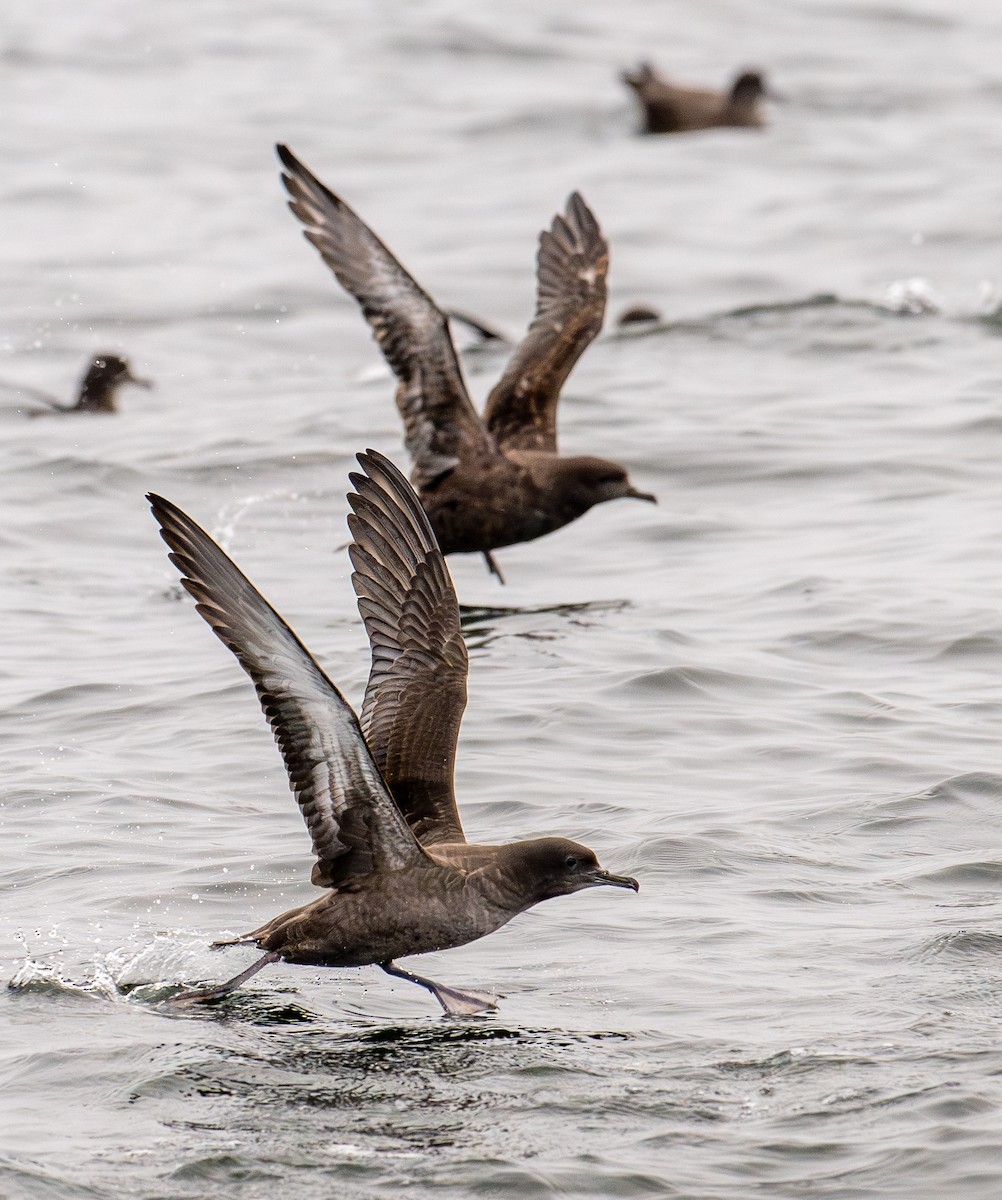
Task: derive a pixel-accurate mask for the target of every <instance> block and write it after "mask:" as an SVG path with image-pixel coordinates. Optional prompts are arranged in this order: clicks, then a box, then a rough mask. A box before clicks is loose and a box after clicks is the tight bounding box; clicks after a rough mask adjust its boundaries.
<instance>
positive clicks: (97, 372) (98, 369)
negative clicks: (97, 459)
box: [4, 354, 153, 417]
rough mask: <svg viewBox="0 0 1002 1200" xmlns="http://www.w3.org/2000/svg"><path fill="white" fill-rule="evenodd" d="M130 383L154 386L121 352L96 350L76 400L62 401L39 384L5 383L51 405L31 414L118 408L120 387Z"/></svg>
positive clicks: (93, 411) (142, 386)
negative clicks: (27, 385)
mask: <svg viewBox="0 0 1002 1200" xmlns="http://www.w3.org/2000/svg"><path fill="white" fill-rule="evenodd" d="M130 383H131V384H132V385H133V386H134V387H141V388H147V389H149V388H151V387H152V386H153V384H152V383H151V382H150V381H149V380H148V379H140V378H139V376H138V375H133V373H132V367H131V366H130V365H129V360H128V359H126V358H120V357H119V356H118V355H117V354H95V355H94V357H93V358H92V359H91V361H90V365H89V366H88V367H87V370H86V372H85V373H84V377H83V379H81V380H80V388H79V391H78V393H77V401H76V403H75V404H62V403H60V401H59V400H57V399H56V398H55V397H54V396H50V395H49V393H48V392H43V391H41V390H40V389H39V388H32V387H25V386H23V385H21V384H10V385H7V384H5V385H4V386H10V387H12V388H16V390H17V391H19V392H24V393H25V394H26V395H28V396H32V397H34V398H35V399H36V400H41V401H43V402H44V403H45V404H47V405H48V406H49V408H48V409H35V410H34V411H33V412H32V413H31V414H30V415H31V416H33V417H40V416H43V415H45V413H46V412H48V411H50V410H51V411H52V412H64V413H70V412H92V413H110V412H117V411H118V408H117V406H116V403H115V401H116V399H117V397H118V391H119V388H121V387H124V386H125V385H126V384H130Z"/></svg>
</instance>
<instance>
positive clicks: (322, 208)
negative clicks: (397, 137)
mask: <svg viewBox="0 0 1002 1200" xmlns="http://www.w3.org/2000/svg"><path fill="white" fill-rule="evenodd" d="M277 151H278V157H279V158H280V159H281V162H282V166H283V167H284V168H285V173H284V174H283V175H282V182H283V184H284V185H285V189H286V191H287V192H288V193H289V196H290V197H291V199H290V201H289V208H290V209H291V210H292V212H293V213H294V214H295V216H296V217H297V218H298V219H299V220H300V221H301V222H302V224H303V226H304V233H305V236H306V238H307V240H308V241H310V242H312V243H313V245H314V246H316V248H317V250H319V251H320V256H321V258H322V259H323V260H324V262H325V263H326V264H327V265H328V266H329V267H330V269H331V270H332V271H333V272H334V274H335V275H336V276H337V279H338V282H339V283H340V284H341V286H342V287H343V288H345V290H346V291H348V292H350V293H351V295H352V296H354V297H355V299H356V300H357V301H358V302H359V304H360V305H361V306H362V312H363V313H364V314H365V317H366V319H367V320H368V322H369V324H370V325H371V326H372V331H373V334H374V335H375V338H376V341H377V342H378V343H379V348H380V349H381V350H382V352H383V354H384V356H385V358H386V361H387V362H388V363H389V365H390V367H391V369H392V370H393V373H394V375H396V377H397V379H398V380H399V381H400V382H399V384H398V386H397V407H398V408H399V410H400V415H401V417H402V418H403V421H404V436H405V441H406V445H407V449H408V451H409V452H410V455H411V458H412V459H413V460H414V474H413V477H414V481H415V483H416V484H417V485H418V487H430V486H431V484H433V483H434V482H435V481H436V480H437V479H439V478H441V477H442V475H444V474H446V473H447V472H449V471H451V470H452V469H453V468H454V467H455V466H457V464H458V463H459V462H460V461H461V460H476V459H483V460H490V459H493V458H496V457H497V447H496V445H495V443H494V439H493V438H492V437H491V436H490V434H489V433H488V432H487V429H486V427H485V426H484V424H483V422H482V421H481V419H480V417H479V416H478V415H477V412H476V410H475V409H474V407H473V405H472V403H471V402H470V397H469V393H468V392H467V390H466V384H465V383H464V382H463V376H462V372H461V371H460V369H459V361H458V359H457V358H456V351H455V348H454V347H453V344H452V336H451V334H450V332H449V325H448V321H447V319H446V317H445V314H444V313H443V312H442V311H441V310H440V309H439V307H438V305H436V304H435V302H434V300H432V298H431V297H430V296H429V295H428V294H427V293H426V292H425V291H424V290H423V289H422V288H420V287H419V286H418V284H417V283H416V282H415V281H414V280H413V279H412V278H411V276H410V275H409V274H408V273H407V271H405V270H404V268H403V267H402V266H401V265H400V263H399V262H397V260H396V259H395V258H394V257H393V255H392V254H391V253H390V251H389V250H388V249H387V248H386V247H385V246H384V245H383V243H382V242H381V241H380V240H379V238H378V237H376V235H375V234H374V233H373V232H372V230H371V229H370V228H369V227H368V226H367V225H366V224H365V222H364V221H362V220H361V219H360V218H359V217H358V216H357V215H356V214H355V213H354V212H353V211H352V210H351V209H350V208H349V207H348V205H347V204H345V203H344V201H343V200H341V199H340V197H338V196H336V195H335V194H334V193H333V192H332V191H330V190H329V189H328V188H326V187H325V186H324V185H323V184H322V183H321V182H320V180H319V179H317V178H316V176H315V175H313V174H312V173H311V172H310V171H309V170H308V168H307V167H305V166H304V165H303V164H302V163H301V162H300V161H299V160H298V159H297V158H296V157H295V155H294V154H293V153H292V152H291V151H290V150H289V149H288V147H286V146H278V147H277Z"/></svg>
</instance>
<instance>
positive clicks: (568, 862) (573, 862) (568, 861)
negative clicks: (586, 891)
mask: <svg viewBox="0 0 1002 1200" xmlns="http://www.w3.org/2000/svg"><path fill="white" fill-rule="evenodd" d="M577 865H578V860H577V859H576V858H575V857H574V855H573V854H568V855H567V857H566V858H565V859H564V866H565V867H566V868H567V869H568V871H573V870H574V868H575V867H576V866H577Z"/></svg>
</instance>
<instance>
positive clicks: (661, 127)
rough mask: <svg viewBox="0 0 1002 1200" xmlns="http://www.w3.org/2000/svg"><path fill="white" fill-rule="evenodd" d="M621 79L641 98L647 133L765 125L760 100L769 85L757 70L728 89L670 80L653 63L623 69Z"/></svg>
mask: <svg viewBox="0 0 1002 1200" xmlns="http://www.w3.org/2000/svg"><path fill="white" fill-rule="evenodd" d="M620 78H621V79H622V81H623V82H624V83H625V84H626V85H627V86H628V87H630V88H632V89H633V91H634V92H635V93H636V96H637V99H638V100H639V101H640V107H641V109H642V112H643V118H644V127H643V131H642V132H644V133H688V132H691V131H692V130H695V129H712V128H713V127H714V126H718V125H737V126H747V127H750V128H759V127H761V126H762V125H764V124H765V117H764V115H763V113H762V105H761V100H762V98H763V97H764V96H765V95H766V88H765V82H764V80H763V77H762V75H761V74H760V73H759V72H758V71H744V72H743V73H742V74H740V75H739V76H738V77H737V79H735V81H734V83H733V84H732V85H731V88H730V90H729V91H726V92H715V91H711V90H709V89H706V88H690V87H680V86H679V85H678V84H674V83H669V82H668V80H667V79H665V78H664V76H662V75H660V74H659V73H658V71H657V70H655V68H654V67H652V66H651V64H650V63H641V64H640V65H639V66H638V67H637V69H636V70H635V71H624V72H623V73H622V75H621V76H620Z"/></svg>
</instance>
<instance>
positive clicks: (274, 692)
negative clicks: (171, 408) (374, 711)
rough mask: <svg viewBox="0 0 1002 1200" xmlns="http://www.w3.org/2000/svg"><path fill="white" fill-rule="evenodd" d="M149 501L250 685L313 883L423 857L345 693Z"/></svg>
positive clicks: (180, 516)
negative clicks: (292, 801)
mask: <svg viewBox="0 0 1002 1200" xmlns="http://www.w3.org/2000/svg"><path fill="white" fill-rule="evenodd" d="M148 499H149V500H150V503H151V505H152V508H153V515H154V516H155V517H156V519H157V520H158V521H159V522H160V526H161V536H162V537H163V539H164V541H165V542H166V543H167V545H168V546H169V547H170V549H171V554H170V559H171V562H173V563H174V565H175V566H176V567H177V568H178V570H179V571H180V572H181V575H182V582H183V584H184V586H185V588H186V589H187V590H188V591H189V592H190V593H191V595H192V596H193V597H194V598H195V600H196V602H197V607H198V611H199V613H200V614H201V615H202V617H203V618H204V619H205V620H206V622H208V624H209V626H210V627H211V628H212V630H213V632H214V633H215V634H216V636H217V637H218V638H219V639H220V641H222V642H223V643H224V645H226V646H228V647H229V648H230V650H232V651H233V653H234V654H235V655H236V657H237V659H238V661H239V662H240V665H241V666H242V667H243V669H244V670H245V671H246V672H247V674H248V675H249V676H250V677H251V679H252V680H253V681H254V686H255V687H256V688H257V694H258V696H259V698H260V700H261V707H262V708H263V709H264V713H265V716H266V717H267V718H268V721H269V723H270V725H271V728H272V730H273V732H274V734H275V740H276V741H277V742H278V746H279V749H280V750H281V753H282V758H283V759H284V760H285V767H286V770H287V771H288V774H289V783H290V786H291V787H292V790H293V792H294V793H295V796H296V800H297V801H298V803H299V807H300V809H301V810H302V814H303V817H304V819H305V821H306V827H307V829H309V832H310V837H311V838H312V839H313V850H314V853H315V854H316V856H317V863H316V866H315V867H314V868H313V882H314V883H315V884H317V885H318V886H321V887H330V886H334V885H337V884H340V883H343V882H345V881H346V880H347V879H350V878H352V877H355V876H361V875H367V874H369V873H370V872H372V871H380V872H382V871H392V870H396V869H398V868H401V867H405V866H409V865H412V864H414V863H417V862H421V861H423V860H424V858H425V856H424V852H423V851H422V849H421V847H420V846H419V845H418V844H417V842H416V840H415V838H414V835H413V834H412V833H411V831H410V829H409V828H408V826H407V824H406V822H405V821H404V820H403V818H402V816H401V815H400V812H399V811H398V810H397V808H396V806H395V805H394V803H393V800H392V799H391V797H390V794H389V792H388V791H387V789H386V785H385V784H384V783H383V780H382V779H381V777H380V774H379V770H378V768H377V767H376V765H375V763H374V762H373V760H372V755H371V754H370V753H369V750H368V748H367V746H366V744H365V739H364V738H363V736H362V731H361V729H360V728H359V724H358V720H357V718H356V716H355V714H354V713H353V712H352V710H351V708H350V707H349V705H348V704H347V703H346V701H345V699H344V697H343V696H342V695H341V693H340V692H339V691H338V690H337V688H336V687H335V686H334V684H333V683H331V681H330V680H329V679H328V678H327V676H326V675H325V674H324V672H323V671H322V670H321V669H320V667H319V666H318V665H317V663H316V662H315V661H314V659H313V657H312V656H311V654H310V653H309V651H308V650H307V649H306V647H305V646H304V645H303V643H302V642H301V641H300V640H299V638H298V637H296V635H295V634H294V633H293V632H292V630H291V629H290V628H289V626H288V625H287V624H286V623H285V621H284V620H283V619H282V618H281V617H280V616H279V614H278V613H277V612H276V611H275V610H274V609H273V608H272V607H271V605H270V604H269V603H268V602H267V601H266V600H265V599H264V597H263V596H262V595H261V593H260V592H258V590H257V589H256V588H255V587H254V585H253V584H252V583H251V582H250V580H248V579H247V577H246V576H245V575H244V574H243V573H242V572H241V571H240V570H239V568H238V567H237V566H236V564H235V563H234V562H233V561H232V560H231V559H230V558H229V556H228V555H227V554H226V553H225V552H224V551H223V550H222V549H221V548H220V547H219V546H217V545H216V543H215V542H214V541H213V540H212V538H210V537H209V535H208V534H207V533H206V532H205V531H204V530H203V529H200V528H199V526H198V525H196V524H195V522H194V521H192V519H191V518H190V517H189V516H187V514H185V513H184V512H182V511H181V509H179V508H177V507H176V506H175V505H174V504H171V503H170V501H168V500H164V499H162V498H161V497H159V496H154V495H151V496H149V497H148Z"/></svg>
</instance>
